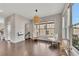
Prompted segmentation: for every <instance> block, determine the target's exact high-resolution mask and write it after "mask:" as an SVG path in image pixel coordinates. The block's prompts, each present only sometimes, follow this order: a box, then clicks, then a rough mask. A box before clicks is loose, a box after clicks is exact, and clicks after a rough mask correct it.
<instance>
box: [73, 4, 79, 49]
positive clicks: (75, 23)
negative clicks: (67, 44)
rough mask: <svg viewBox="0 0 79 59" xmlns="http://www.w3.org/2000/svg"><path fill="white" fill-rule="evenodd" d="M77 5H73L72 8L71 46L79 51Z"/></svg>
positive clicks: (78, 14) (78, 9)
mask: <svg viewBox="0 0 79 59" xmlns="http://www.w3.org/2000/svg"><path fill="white" fill-rule="evenodd" d="M78 11H79V4H78V3H76V4H73V6H72V25H73V28H72V29H73V35H72V45H73V46H74V47H75V48H76V49H77V50H79V12H78Z"/></svg>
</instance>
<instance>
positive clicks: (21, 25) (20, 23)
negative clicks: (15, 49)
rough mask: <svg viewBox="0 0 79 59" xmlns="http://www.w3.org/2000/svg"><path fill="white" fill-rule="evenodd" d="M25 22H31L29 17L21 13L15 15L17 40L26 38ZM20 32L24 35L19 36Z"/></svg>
mask: <svg viewBox="0 0 79 59" xmlns="http://www.w3.org/2000/svg"><path fill="white" fill-rule="evenodd" d="M25 24H29V21H28V19H26V18H25V17H23V16H20V15H16V16H15V41H16V42H18V41H23V40H25ZM18 32H19V33H21V34H23V35H21V36H18V34H17V33H18Z"/></svg>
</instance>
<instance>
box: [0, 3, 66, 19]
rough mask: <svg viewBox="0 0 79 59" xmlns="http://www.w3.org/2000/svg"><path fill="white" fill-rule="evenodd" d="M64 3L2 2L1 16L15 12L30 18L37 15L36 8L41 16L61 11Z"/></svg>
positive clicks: (0, 5) (0, 7)
mask: <svg viewBox="0 0 79 59" xmlns="http://www.w3.org/2000/svg"><path fill="white" fill-rule="evenodd" d="M64 6H65V4H64V3H4V4H3V3H2V4H1V3H0V10H2V11H3V12H0V16H4V17H7V16H8V15H11V14H13V13H16V14H20V15H22V16H25V17H27V18H29V19H32V17H33V16H34V15H35V9H38V15H39V16H40V17H44V16H48V15H53V14H58V13H61V12H62V10H63V8H64Z"/></svg>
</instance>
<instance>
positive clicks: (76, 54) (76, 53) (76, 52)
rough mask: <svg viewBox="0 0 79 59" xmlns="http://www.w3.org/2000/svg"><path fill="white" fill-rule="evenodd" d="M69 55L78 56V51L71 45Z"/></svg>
mask: <svg viewBox="0 0 79 59" xmlns="http://www.w3.org/2000/svg"><path fill="white" fill-rule="evenodd" d="M71 55H72V56H79V51H78V50H77V49H76V48H75V47H73V46H72V50H71Z"/></svg>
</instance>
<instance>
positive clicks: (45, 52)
mask: <svg viewBox="0 0 79 59" xmlns="http://www.w3.org/2000/svg"><path fill="white" fill-rule="evenodd" d="M49 45H50V44H49V43H45V42H40V41H38V42H34V41H29V40H26V41H23V42H20V43H15V44H14V43H10V42H9V41H8V42H6V41H0V56H59V55H60V54H59V50H58V49H50V48H49Z"/></svg>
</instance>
